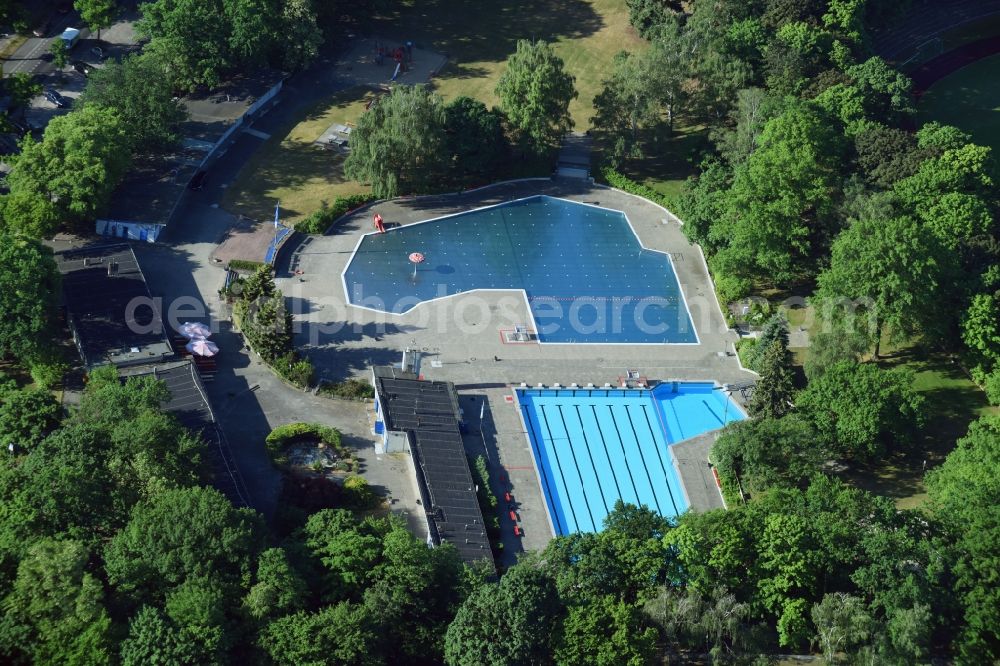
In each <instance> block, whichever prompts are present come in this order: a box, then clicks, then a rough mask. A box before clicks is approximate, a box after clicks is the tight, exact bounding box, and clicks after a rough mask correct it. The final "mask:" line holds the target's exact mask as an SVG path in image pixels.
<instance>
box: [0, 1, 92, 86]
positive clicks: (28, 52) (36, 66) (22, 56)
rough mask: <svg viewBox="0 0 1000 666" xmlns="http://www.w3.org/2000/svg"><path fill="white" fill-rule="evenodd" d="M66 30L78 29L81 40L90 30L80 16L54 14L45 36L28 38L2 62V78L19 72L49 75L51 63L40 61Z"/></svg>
mask: <svg viewBox="0 0 1000 666" xmlns="http://www.w3.org/2000/svg"><path fill="white" fill-rule="evenodd" d="M66 28H79V29H80V39H81V40H84V39H87V38H89V37H90V30H89V29H87V28H85V27H84V26H83V23H82V22H81V21H80V16H79V15H78V14H77V13H76V12H68V13H66V14H56V15H55V16H54V17H53V19H52V23H51V25H49V31H48V35H47V36H45V37H28V39H27V40H26V41H25V42H24V44H21V47H20V48H19V49H17V51H15V52H14V54H13V55H11V56H10V57H9V58H7V59H6V60H5V61H4V64H3V73H4V76H10V75H12V74H17V73H19V72H23V73H25V74H34V75H36V76H44V75H46V74H48V73H50V72H51V71H52V70H53V67H52V63H51V62H45V61H44V60H42V56H43V55H45V54H46V53H48V52H49V49H50V48H52V42H54V41H55V40H56V39H58V38H59V35H61V34H62V32H63V30H65V29H66Z"/></svg>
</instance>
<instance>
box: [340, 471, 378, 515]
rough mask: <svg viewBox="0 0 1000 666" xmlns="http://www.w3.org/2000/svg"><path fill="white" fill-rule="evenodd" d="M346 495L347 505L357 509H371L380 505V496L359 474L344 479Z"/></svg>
mask: <svg viewBox="0 0 1000 666" xmlns="http://www.w3.org/2000/svg"><path fill="white" fill-rule="evenodd" d="M344 494H345V495H347V498H346V499H347V503H349V504H350V505H352V506H353V507H354V508H356V509H370V508H372V507H374V506H375V505H376V504H378V495H376V494H375V492H374V491H373V490H372V489H371V486H369V485H368V481H366V480H365V478H364V477H363V476H358V475H357V474H354V475H352V476H349V477H347V478H346V479H344Z"/></svg>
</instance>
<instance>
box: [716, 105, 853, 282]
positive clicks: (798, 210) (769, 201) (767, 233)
mask: <svg viewBox="0 0 1000 666" xmlns="http://www.w3.org/2000/svg"><path fill="white" fill-rule="evenodd" d="M840 153H841V139H840V137H839V136H838V135H837V133H836V132H835V131H834V129H833V128H832V127H831V125H830V122H829V120H828V119H826V118H825V117H824V116H823V114H822V113H819V112H818V111H816V110H815V109H814V108H812V107H810V106H808V105H806V104H802V103H796V104H792V105H790V106H789V108H787V109H786V110H785V111H784V112H783V113H781V114H780V115H778V116H776V117H775V118H773V119H771V120H769V121H768V122H767V123H766V124H765V126H764V129H763V131H762V132H761V135H760V145H759V147H758V148H757V150H756V151H755V152H754V153H753V154H752V155H751V156H750V157H749V158H748V159H747V161H746V162H745V163H744V164H742V165H741V166H740V167H739V168H737V169H736V171H735V176H734V178H733V185H732V188H731V189H730V191H729V196H728V206H727V209H728V210H727V214H725V215H723V216H722V217H721V218H720V219H719V220H718V222H716V224H714V225H712V230H711V232H710V235H711V237H712V238H713V241H714V242H715V243H717V244H718V245H719V246H720V248H721V249H720V250H719V251H718V253H717V255H716V257H715V258H714V263H715V264H716V266H717V267H718V269H719V270H720V271H721V272H723V273H726V274H731V275H735V276H740V277H746V278H751V279H752V278H765V279H767V280H768V281H773V282H776V283H780V282H783V281H788V280H790V279H793V278H795V277H796V276H798V275H802V274H805V273H807V272H808V271H809V269H810V268H811V267H812V265H813V262H814V260H815V257H817V256H819V255H820V254H821V253H822V252H823V250H824V249H825V247H826V246H827V244H828V243H829V238H830V236H831V235H832V228H831V227H832V225H833V213H834V193H835V192H836V190H837V189H838V187H839V184H840V173H839V169H840V163H839V159H838V155H839V154H840Z"/></svg>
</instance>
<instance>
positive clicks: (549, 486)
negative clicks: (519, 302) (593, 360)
mask: <svg viewBox="0 0 1000 666" xmlns="http://www.w3.org/2000/svg"><path fill="white" fill-rule="evenodd" d="M714 386H715V385H714V384H711V383H694V382H667V383H664V384H660V385H659V386H657V387H655V388H654V389H652V390H636V389H517V391H516V393H517V400H518V404H519V406H520V409H521V415H522V417H523V418H524V424H525V428H526V429H527V431H528V439H529V440H530V443H531V451H532V454H533V455H534V458H535V463H536V465H537V467H538V474H539V477H540V478H541V482H542V492H543V494H544V495H545V501H546V504H547V506H548V509H549V515H550V516H551V518H552V524H553V526H554V527H555V529H556V533H557V534H559V535H564V534H570V533H572V532H597V531H600V530H601V528H602V525H603V522H604V518H605V516H607V515H608V513H609V512H610V511H611V509H613V508H614V505H615V502H616V501H617V500H618V499H621V500H623V501H624V502H626V503H631V504H636V505H645V506H647V507H649V508H650V509H652V510H654V511H656V512H658V513H659V514H660V515H662V516H667V517H673V516H677V515H679V514H681V513H683V512H684V511H686V510H687V509H688V500H687V496H686V494H685V492H684V487H683V484H682V483H681V480H680V478H679V477H678V474H677V469H676V466H675V464H674V460H673V454H672V453H671V450H670V444H673V443H675V442H679V441H681V440H684V439H688V438H690V437H694V436H695V435H699V434H701V433H703V432H708V431H709V430H715V429H717V428H721V427H722V426H723V425H725V423H729V422H732V421H738V420H741V419H743V418H744V415H743V412H742V411H740V409H739V408H738V407H736V405H734V404H733V403H732V402H730V401H729V399H728V398H727V397H726V396H725V394H723V393H722V391H718V390H713V389H714ZM727 403H728V405H727Z"/></svg>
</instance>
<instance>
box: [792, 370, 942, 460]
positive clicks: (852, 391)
mask: <svg viewBox="0 0 1000 666" xmlns="http://www.w3.org/2000/svg"><path fill="white" fill-rule="evenodd" d="M796 404H797V405H798V407H799V408H800V409H801V410H802V411H803V412H804V413H805V414H806V415H807V416H808V417H809V419H810V420H811V421H812V423H813V426H814V427H815V428H816V431H817V432H818V433H819V434H820V435H821V437H822V438H823V439H824V441H825V442H826V443H827V444H828V445H829V446H831V447H832V448H833V449H834V450H836V451H838V452H839V453H840V454H841V455H845V456H852V457H857V458H859V459H862V460H865V459H872V458H877V457H878V456H879V455H881V454H882V453H884V452H885V451H899V450H902V449H905V448H907V447H909V446H910V445H911V444H912V439H913V438H914V437H916V436H917V433H918V432H919V429H920V427H921V426H922V425H923V409H922V406H923V398H922V397H921V396H920V395H919V394H918V393H917V392H916V391H914V389H913V374H912V372H910V371H908V370H906V369H903V368H897V369H893V370H884V369H882V368H880V367H879V366H877V365H875V364H874V363H852V362H850V361H840V362H838V363H836V364H835V365H833V366H832V367H830V368H829V369H828V370H827V371H826V372H825V373H823V374H822V375H821V376H819V377H817V378H815V379H813V380H812V381H810V382H809V386H808V387H806V390H805V391H803V392H802V393H801V394H799V398H798V400H797V403H796Z"/></svg>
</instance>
